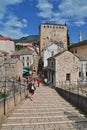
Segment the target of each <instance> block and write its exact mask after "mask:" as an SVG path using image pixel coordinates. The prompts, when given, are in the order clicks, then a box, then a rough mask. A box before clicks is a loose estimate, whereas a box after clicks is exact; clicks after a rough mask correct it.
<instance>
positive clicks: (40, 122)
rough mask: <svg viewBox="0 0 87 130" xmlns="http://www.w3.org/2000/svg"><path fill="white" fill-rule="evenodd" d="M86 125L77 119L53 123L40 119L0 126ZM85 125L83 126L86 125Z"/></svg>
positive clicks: (86, 121)
mask: <svg viewBox="0 0 87 130" xmlns="http://www.w3.org/2000/svg"><path fill="white" fill-rule="evenodd" d="M84 122H85V123H86V124H87V119H86V120H85V119H84V120H83V119H78V120H59V121H58V120H57V121H56V120H54V121H52V120H49V121H48V120H46V121H45V120H44V121H43V119H42V120H41V119H38V120H33V119H32V120H31V122H29V121H28V122H27V121H23V122H21V121H20V120H19V122H18V120H17V122H7V123H3V124H2V126H25V125H26V126H27V125H47V124H68V123H71V124H72V123H84ZM86 124H85V125H86Z"/></svg>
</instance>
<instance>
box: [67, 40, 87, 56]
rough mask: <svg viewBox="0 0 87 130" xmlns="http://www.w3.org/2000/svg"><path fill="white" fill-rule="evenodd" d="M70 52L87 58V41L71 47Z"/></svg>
mask: <svg viewBox="0 0 87 130" xmlns="http://www.w3.org/2000/svg"><path fill="white" fill-rule="evenodd" d="M69 50H70V51H71V52H72V53H75V54H79V55H81V56H85V57H87V40H85V41H81V42H79V43H76V44H72V45H70V47H69Z"/></svg>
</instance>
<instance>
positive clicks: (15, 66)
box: [3, 59, 23, 78]
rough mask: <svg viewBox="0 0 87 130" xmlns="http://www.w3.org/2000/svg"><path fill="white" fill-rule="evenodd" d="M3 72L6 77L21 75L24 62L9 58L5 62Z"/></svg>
mask: <svg viewBox="0 0 87 130" xmlns="http://www.w3.org/2000/svg"><path fill="white" fill-rule="evenodd" d="M3 68H4V71H3V74H4V77H8V78H12V77H19V76H20V77H21V78H22V74H23V63H22V61H21V60H18V59H8V60H6V61H4V63H3Z"/></svg>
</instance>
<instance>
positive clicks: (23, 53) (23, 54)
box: [11, 47, 33, 68]
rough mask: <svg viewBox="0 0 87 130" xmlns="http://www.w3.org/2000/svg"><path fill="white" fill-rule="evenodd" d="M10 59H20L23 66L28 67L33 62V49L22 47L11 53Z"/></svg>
mask: <svg viewBox="0 0 87 130" xmlns="http://www.w3.org/2000/svg"><path fill="white" fill-rule="evenodd" d="M11 58H12V59H20V60H21V61H22V62H23V67H24V68H29V67H31V65H32V64H33V50H31V49H29V48H27V47H23V48H22V49H21V50H20V51H17V52H15V53H13V54H12V55H11Z"/></svg>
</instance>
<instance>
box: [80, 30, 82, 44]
mask: <svg viewBox="0 0 87 130" xmlns="http://www.w3.org/2000/svg"><path fill="white" fill-rule="evenodd" d="M81 41H82V32H81V31H80V34H79V42H81Z"/></svg>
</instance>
